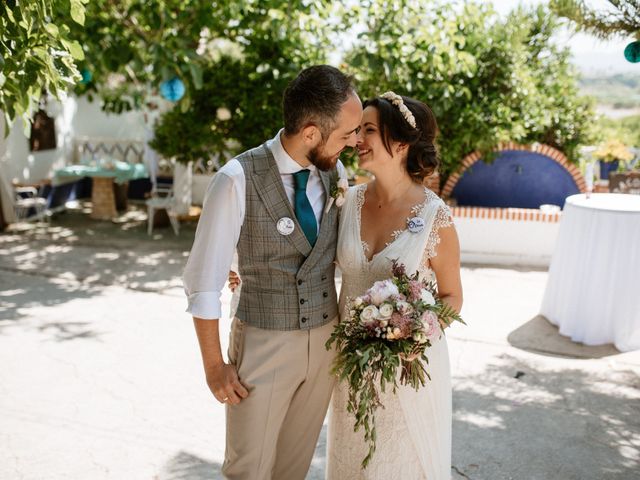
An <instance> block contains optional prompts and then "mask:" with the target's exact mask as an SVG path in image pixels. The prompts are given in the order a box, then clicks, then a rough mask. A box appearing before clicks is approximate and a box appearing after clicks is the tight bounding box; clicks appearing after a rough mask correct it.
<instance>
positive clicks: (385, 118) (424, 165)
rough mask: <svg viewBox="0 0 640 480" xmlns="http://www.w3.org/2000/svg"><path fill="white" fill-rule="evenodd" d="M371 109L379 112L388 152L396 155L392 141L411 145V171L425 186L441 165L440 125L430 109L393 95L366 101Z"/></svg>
mask: <svg viewBox="0 0 640 480" xmlns="http://www.w3.org/2000/svg"><path fill="white" fill-rule="evenodd" d="M369 106H371V107H374V108H376V110H378V123H379V124H378V130H379V131H380V136H381V137H382V143H383V144H384V146H385V148H386V150H387V152H389V154H392V152H391V142H392V141H395V142H400V143H404V144H407V145H408V146H409V148H408V153H407V163H406V169H407V172H408V173H409V176H410V177H411V178H412V179H413V180H414V181H416V182H418V183H422V181H423V180H424V179H425V178H426V177H428V176H430V175H431V174H433V172H435V171H436V169H437V168H438V165H439V163H440V162H439V160H438V151H437V149H436V145H435V140H436V136H437V134H438V124H437V123H436V117H435V116H434V115H433V112H432V111H431V109H430V108H429V106H427V105H426V104H424V103H422V102H420V101H418V100H414V99H413V98H409V97H405V96H400V95H396V94H394V93H393V92H387V93H385V94H384V95H382V96H380V97H375V98H372V99H370V100H366V101H365V102H364V104H363V105H362V108H363V109H364V108H367V107H369ZM407 109H408V110H407ZM412 124H415V127H414V126H413V125H412Z"/></svg>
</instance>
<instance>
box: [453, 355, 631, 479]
mask: <svg viewBox="0 0 640 480" xmlns="http://www.w3.org/2000/svg"><path fill="white" fill-rule="evenodd" d="M533 365H534V364H533V363H532V362H531V361H527V360H521V359H519V358H516V357H514V356H511V355H508V354H502V355H500V356H498V357H496V358H495V359H494V360H493V361H492V363H490V364H489V365H488V367H487V368H486V369H485V370H484V372H482V373H481V374H480V375H479V376H478V375H475V376H473V377H459V378H457V379H456V381H455V382H454V387H455V391H454V396H453V398H454V409H453V411H454V424H453V439H454V445H453V465H454V466H455V467H456V470H457V471H458V472H459V473H461V474H462V475H463V478H465V477H466V478H469V479H472V480H501V479H505V480H506V479H522V480H534V479H540V480H551V479H558V480H601V479H604V478H606V479H607V480H631V479H635V478H638V477H637V472H638V466H639V465H640V401H639V400H640V379H639V378H638V376H637V375H636V374H634V373H633V372H631V371H601V372H597V373H594V372H587V371H584V370H577V369H571V368H566V367H564V368H561V367H557V368H558V369H556V370H554V369H543V368H538V367H535V366H533ZM488 445H490V446H491V447H490V448H487V446H488Z"/></svg>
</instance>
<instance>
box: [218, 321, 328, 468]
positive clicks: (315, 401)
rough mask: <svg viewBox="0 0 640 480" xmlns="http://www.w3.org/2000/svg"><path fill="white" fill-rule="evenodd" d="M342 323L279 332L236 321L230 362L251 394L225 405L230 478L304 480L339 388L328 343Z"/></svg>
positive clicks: (231, 342) (224, 466)
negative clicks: (327, 414) (333, 395)
mask: <svg viewBox="0 0 640 480" xmlns="http://www.w3.org/2000/svg"><path fill="white" fill-rule="evenodd" d="M336 322H337V318H336V319H334V320H333V321H332V322H330V323H328V324H327V325H324V326H322V327H318V328H315V329H312V330H294V331H277V330H264V329H260V328H255V327H251V326H249V325H247V324H246V323H243V322H242V321H240V320H238V319H237V318H235V319H234V320H233V323H232V325H231V334H230V339H229V360H230V361H231V363H234V364H235V365H236V367H237V369H238V375H239V377H240V381H241V382H242V383H243V384H244V385H245V386H246V387H247V388H248V390H249V396H248V397H247V398H245V399H244V400H242V401H241V402H240V403H239V404H238V405H227V407H226V409H227V438H226V440H227V443H226V451H225V460H224V465H223V467H222V473H223V475H224V476H225V478H228V479H231V480H263V479H264V480H271V479H273V480H304V478H305V477H306V475H307V471H308V470H309V466H310V464H311V460H312V458H313V453H314V450H315V447H316V443H317V441H318V435H319V434H320V430H321V429H322V423H323V421H324V418H325V414H326V412H327V407H328V405H329V400H330V399H331V392H332V390H333V385H334V378H333V377H332V376H331V375H330V374H329V369H330V367H331V362H332V361H333V358H334V352H333V351H327V349H326V348H325V343H326V341H327V340H328V339H329V336H330V335H331V332H332V331H333V328H334V326H335V324H336Z"/></svg>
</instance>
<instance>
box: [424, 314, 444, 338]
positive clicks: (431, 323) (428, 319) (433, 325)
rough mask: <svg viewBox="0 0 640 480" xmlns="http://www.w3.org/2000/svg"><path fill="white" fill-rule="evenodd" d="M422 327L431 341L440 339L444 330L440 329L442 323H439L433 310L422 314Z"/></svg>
mask: <svg viewBox="0 0 640 480" xmlns="http://www.w3.org/2000/svg"><path fill="white" fill-rule="evenodd" d="M421 320H422V326H423V328H424V333H425V335H426V336H427V338H428V339H429V340H431V341H433V340H435V339H436V338H439V337H440V335H441V334H442V330H441V329H440V322H439V321H438V316H437V315H436V314H435V313H433V312H432V311H431V310H427V311H426V312H424V313H423V314H422V318H421Z"/></svg>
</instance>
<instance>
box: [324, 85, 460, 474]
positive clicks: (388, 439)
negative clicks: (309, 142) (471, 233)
mask: <svg viewBox="0 0 640 480" xmlns="http://www.w3.org/2000/svg"><path fill="white" fill-rule="evenodd" d="M363 106H364V113H363V117H362V124H361V128H360V132H359V133H358V144H357V147H358V156H359V164H360V167H361V168H363V169H365V170H367V171H369V172H371V173H372V174H373V175H374V176H375V180H373V181H372V182H370V183H368V184H364V185H358V186H355V187H353V188H351V189H349V191H348V192H347V194H346V198H345V200H346V201H345V203H344V205H343V207H342V212H341V218H340V229H339V240H338V251H337V260H338V263H339V265H340V269H341V270H342V290H341V293H340V312H344V308H345V303H346V299H347V298H348V297H351V298H354V297H356V296H358V295H361V294H363V293H364V292H365V291H366V290H367V289H368V288H369V287H371V285H372V284H373V283H374V282H375V281H377V280H383V279H386V278H389V277H391V262H392V260H398V261H399V262H400V263H403V264H404V265H405V266H406V270H407V273H408V274H412V273H413V272H415V271H419V272H420V275H421V277H425V276H426V277H430V276H433V278H434V279H435V280H436V282H437V285H438V292H439V295H440V298H441V299H442V300H443V301H445V302H447V303H449V304H450V305H451V306H452V307H453V308H455V309H456V310H458V311H460V308H461V306H462V286H461V282H460V249H459V245H458V238H457V235H456V231H455V229H454V227H453V223H452V220H451V215H450V212H449V210H448V208H447V206H446V205H445V204H444V202H443V201H442V200H440V198H439V197H438V196H437V195H436V194H435V193H433V192H431V191H430V190H428V189H427V188H425V187H424V186H423V180H424V179H425V178H426V177H428V176H429V175H431V174H432V173H433V172H434V171H435V169H436V168H437V165H438V160H437V152H436V147H435V144H434V142H435V137H436V133H437V128H438V127H437V124H436V120H435V117H434V115H433V113H432V112H431V109H430V108H429V107H428V106H427V105H425V104H424V103H422V102H419V101H417V100H414V99H411V98H408V97H401V96H399V95H396V94H395V93H393V92H387V93H385V94H384V95H382V96H381V97H377V98H374V99H372V100H367V101H366V102H365V103H364V105H363ZM416 217H419V218H420V219H422V220H423V224H422V223H421V222H420V221H415V220H416ZM412 219H413V220H414V221H413V222H410V220H412ZM409 223H411V225H410V226H409V225H408V224H409ZM421 225H423V226H422V227H421ZM426 354H427V356H428V357H429V365H428V366H427V371H428V372H429V374H430V376H431V380H430V381H429V380H428V381H427V384H426V386H425V387H422V388H420V389H419V390H418V391H416V390H414V389H413V388H411V387H410V386H404V387H399V388H398V390H397V391H396V393H395V394H394V393H392V392H391V389H388V390H387V392H386V393H381V396H380V400H381V402H382V404H383V405H384V407H385V408H379V409H378V410H377V412H376V427H377V434H378V438H377V448H376V452H375V454H374V455H373V458H372V459H371V462H370V463H369V465H368V466H367V468H366V469H364V470H362V469H361V466H360V464H361V462H362V459H363V458H364V457H365V455H366V454H367V451H368V447H367V445H366V444H365V442H364V440H363V432H362V430H359V431H357V432H354V430H353V425H354V418H353V416H352V415H351V414H349V413H348V412H347V388H346V385H344V384H341V385H338V386H337V387H336V389H335V390H334V393H333V398H332V401H331V406H330V415H329V429H328V435H327V438H328V454H327V479H329V480H343V479H350V480H352V479H375V480H382V479H385V480H387V479H391V480H393V479H398V480H399V479H411V480H419V479H426V480H444V479H450V478H451V473H450V470H451V374H450V369H449V354H448V351H447V342H446V339H445V336H444V335H443V336H442V337H441V338H440V340H436V341H435V342H434V343H433V345H432V347H431V348H429V349H428V350H427V352H426Z"/></svg>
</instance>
